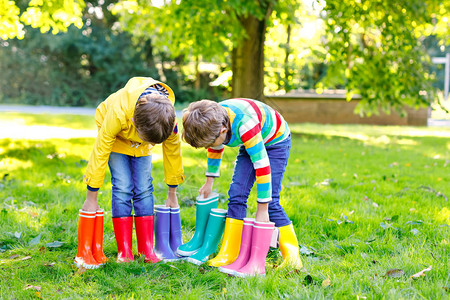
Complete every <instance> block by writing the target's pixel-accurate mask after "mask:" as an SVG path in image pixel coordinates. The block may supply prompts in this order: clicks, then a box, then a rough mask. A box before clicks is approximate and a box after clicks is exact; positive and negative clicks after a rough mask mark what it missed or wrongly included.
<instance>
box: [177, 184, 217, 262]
mask: <svg viewBox="0 0 450 300" xmlns="http://www.w3.org/2000/svg"><path fill="white" fill-rule="evenodd" d="M218 202H219V194H217V193H211V195H209V197H208V198H203V197H202V196H198V197H197V211H196V213H195V233H194V236H193V237H192V239H191V240H190V241H189V242H187V243H186V244H183V245H181V246H179V247H178V249H177V254H178V255H180V256H190V255H192V254H194V253H196V252H197V251H198V249H200V247H201V246H202V244H203V237H204V235H205V229H206V224H207V223H208V218H209V213H210V212H211V209H213V208H216V207H217V204H218Z"/></svg>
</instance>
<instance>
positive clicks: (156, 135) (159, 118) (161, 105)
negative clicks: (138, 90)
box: [134, 94, 175, 144]
mask: <svg viewBox="0 0 450 300" xmlns="http://www.w3.org/2000/svg"><path fill="white" fill-rule="evenodd" d="M134 124H135V125H136V129H137V131H138V133H139V135H140V137H141V138H142V139H143V140H144V141H145V142H148V143H154V144H159V143H162V142H164V141H165V140H166V139H167V138H168V137H169V136H170V135H171V134H172V132H173V129H174V126H175V108H174V107H173V104H172V102H170V100H169V99H168V98H167V97H166V96H163V95H159V94H150V95H145V96H143V97H141V98H140V99H139V101H138V102H137V104H136V108H135V110H134Z"/></svg>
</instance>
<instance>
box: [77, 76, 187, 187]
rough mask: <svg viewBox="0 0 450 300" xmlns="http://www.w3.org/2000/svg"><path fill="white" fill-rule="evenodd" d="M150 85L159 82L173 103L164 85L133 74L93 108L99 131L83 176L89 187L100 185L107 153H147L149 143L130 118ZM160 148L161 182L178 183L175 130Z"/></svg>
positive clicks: (180, 171)
mask: <svg viewBox="0 0 450 300" xmlns="http://www.w3.org/2000/svg"><path fill="white" fill-rule="evenodd" d="M154 84H160V85H162V86H163V87H164V88H165V89H166V90H167V91H168V92H169V99H170V101H172V104H173V103H174V102H175V96H174V94H173V91H172V89H171V88H170V87H169V86H167V85H166V84H164V83H162V82H159V81H157V80H154V79H153V78H150V77H133V78H131V79H130V80H129V81H128V82H127V84H126V85H125V87H124V88H122V89H120V90H118V91H117V92H115V93H114V94H112V95H110V96H109V97H108V98H107V99H106V100H105V101H103V102H102V103H100V105H99V106H98V107H97V111H96V113H95V121H96V123H97V127H98V130H99V131H98V135H97V139H96V140H95V144H94V149H93V150H92V153H91V157H90V158H89V163H88V165H87V168H86V173H85V175H84V179H83V182H84V183H86V184H87V185H89V186H90V187H93V188H100V187H101V186H102V185H103V180H104V178H105V171H106V166H107V165H108V159H109V154H110V153H111V152H117V153H122V154H126V155H130V156H135V157H140V156H148V155H150V154H151V150H152V148H153V146H152V145H151V144H149V143H147V142H144V141H142V140H141V139H140V138H139V136H138V134H137V132H136V127H135V126H134V124H133V122H132V121H131V118H132V117H133V115H134V109H135V106H136V102H137V100H138V98H139V96H140V95H141V94H142V93H143V92H144V90H145V89H147V88H148V87H150V86H152V85H154ZM162 149H163V164H164V181H165V182H166V183H167V184H170V185H177V184H180V183H182V182H183V181H184V174H183V165H182V162H181V141H180V136H179V134H178V132H177V130H174V132H172V134H171V135H170V136H169V138H168V139H167V140H165V141H164V142H163V143H162Z"/></svg>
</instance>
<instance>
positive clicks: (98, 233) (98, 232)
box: [92, 209, 108, 265]
mask: <svg viewBox="0 0 450 300" xmlns="http://www.w3.org/2000/svg"><path fill="white" fill-rule="evenodd" d="M104 215H105V211H104V210H103V209H100V210H97V213H96V214H95V223H94V240H93V242H92V255H93V256H94V259H95V260H96V261H97V262H98V263H99V265H102V264H104V263H106V262H108V258H107V257H106V256H105V253H103V224H104Z"/></svg>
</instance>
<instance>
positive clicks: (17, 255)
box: [9, 254, 19, 259]
mask: <svg viewBox="0 0 450 300" xmlns="http://www.w3.org/2000/svg"><path fill="white" fill-rule="evenodd" d="M18 257H19V254H13V255H11V256H10V257H9V259H15V258H18Z"/></svg>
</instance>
